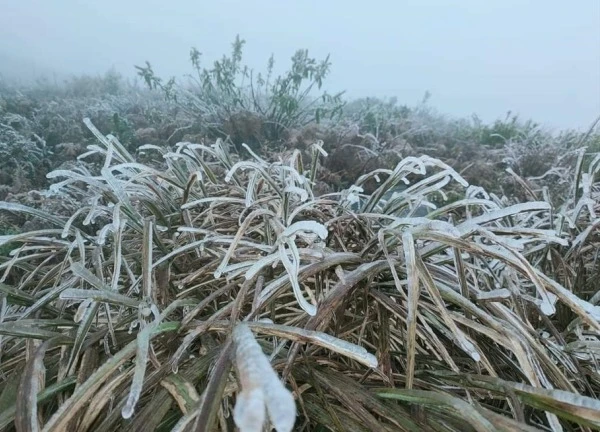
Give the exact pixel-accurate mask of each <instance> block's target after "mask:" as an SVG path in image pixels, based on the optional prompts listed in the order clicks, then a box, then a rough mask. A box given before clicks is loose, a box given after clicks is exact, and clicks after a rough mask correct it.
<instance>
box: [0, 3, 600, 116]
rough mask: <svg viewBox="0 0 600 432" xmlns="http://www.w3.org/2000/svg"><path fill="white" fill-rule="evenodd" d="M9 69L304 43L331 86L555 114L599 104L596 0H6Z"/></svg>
mask: <svg viewBox="0 0 600 432" xmlns="http://www.w3.org/2000/svg"><path fill="white" fill-rule="evenodd" d="M0 11H1V13H0V62H2V64H0V71H2V72H3V73H5V74H6V73H7V72H9V73H10V71H11V70H12V71H15V70H18V71H20V72H19V73H22V74H24V76H25V75H27V73H28V72H23V70H24V68H25V69H27V70H28V71H31V70H33V71H35V72H36V73H38V72H46V73H47V72H48V71H53V72H56V73H59V74H60V73H74V74H78V73H83V72H85V73H103V72H104V71H106V70H107V69H109V68H110V67H114V68H116V69H117V70H119V71H120V72H122V73H123V74H126V75H132V74H133V65H134V64H142V63H143V62H144V61H145V60H149V61H150V62H151V63H152V64H153V65H154V67H155V70H156V71H157V72H158V73H159V74H160V75H161V76H165V77H166V76H169V75H173V74H175V75H180V74H183V73H186V72H188V71H189V70H190V65H189V61H188V58H189V49H190V47H191V46H196V47H197V48H198V49H199V50H200V51H201V52H202V53H203V54H204V60H205V61H210V60H214V59H215V58H216V57H219V56H221V54H223V53H225V52H228V51H229V49H230V44H231V42H232V41H233V39H234V38H235V35H236V34H238V33H239V34H240V35H241V36H242V37H243V38H244V39H246V40H247V45H246V50H245V59H246V60H247V61H248V63H249V64H250V65H252V66H255V67H263V66H264V64H265V63H266V60H267V58H268V57H269V55H270V54H271V53H274V54H275V59H276V62H277V63H278V65H279V66H280V67H281V68H283V67H284V66H287V65H288V64H289V58H290V57H291V55H292V54H293V52H294V51H295V50H296V49H297V48H308V49H309V52H310V53H311V54H313V55H315V56H318V57H323V56H325V55H326V54H328V53H331V59H332V62H333V69H332V73H331V76H330V78H329V79H328V81H327V87H328V88H330V89H331V90H347V91H348V95H350V96H397V97H398V99H399V101H400V102H402V103H408V104H415V103H417V102H418V101H420V100H421V99H422V97H423V95H424V93H425V92H426V91H430V92H431V94H432V99H431V104H432V105H433V106H435V107H436V108H438V109H439V110H440V111H441V112H444V113H447V114H451V115H457V116H463V115H470V114H472V113H476V114H478V115H479V116H480V117H482V118H483V119H485V120H493V119H495V118H498V117H503V116H504V114H505V113H506V111H508V110H513V111H514V112H519V113H521V115H522V116H524V117H531V118H534V119H536V120H538V121H541V122H543V123H545V124H547V125H549V126H551V127H576V128H584V127H586V126H588V125H589V124H590V123H591V122H592V121H593V120H594V118H595V117H596V116H598V115H600V0H572V1H566V0H498V1H497V0H388V1H384V0H370V1H365V0H361V1H355V0H319V1H317V0H240V1H233V0H213V1H203V0H194V1H192V0H171V1H164V0H162V1H161V0H102V1H82V0H79V1H77V0H0Z"/></svg>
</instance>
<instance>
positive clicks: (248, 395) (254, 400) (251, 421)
mask: <svg viewBox="0 0 600 432" xmlns="http://www.w3.org/2000/svg"><path fill="white" fill-rule="evenodd" d="M233 341H234V344H235V362H236V366H237V371H238V376H239V380H240V384H241V391H240V392H239V393H238V396H237V401H236V404H235V408H234V411H233V419H234V421H235V424H236V425H237V427H239V428H240V431H241V432H255V431H256V432H261V431H262V429H263V426H264V423H265V419H266V416H265V408H266V412H267V413H268V414H269V419H270V420H271V423H272V425H273V427H275V430H276V431H277V432H290V431H291V430H292V428H293V427H294V423H295V421H296V403H295V402H294V397H293V396H292V393H291V392H290V391H289V390H288V389H286V388H285V386H284V385H283V384H282V382H281V381H280V379H279V377H278V376H277V374H276V373H275V371H274V370H273V368H272V366H271V363H270V362H269V359H268V358H267V357H266V356H265V354H264V353H263V351H262V349H261V347H260V345H259V344H258V342H257V341H256V339H255V338H254V335H253V334H252V332H251V331H250V328H249V327H248V325H246V324H245V323H241V324H238V325H237V326H236V327H235V328H234V330H233Z"/></svg>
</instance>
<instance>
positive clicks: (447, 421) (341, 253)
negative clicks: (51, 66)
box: [0, 120, 600, 432]
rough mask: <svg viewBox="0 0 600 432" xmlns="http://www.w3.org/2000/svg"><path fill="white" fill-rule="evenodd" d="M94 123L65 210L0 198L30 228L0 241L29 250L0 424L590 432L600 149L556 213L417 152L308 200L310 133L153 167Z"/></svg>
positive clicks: (175, 157) (17, 264) (595, 419)
mask: <svg viewBox="0 0 600 432" xmlns="http://www.w3.org/2000/svg"><path fill="white" fill-rule="evenodd" d="M86 124H87V126H88V128H89V130H90V131H91V133H92V134H93V135H94V136H95V137H96V139H97V143H95V144H92V145H90V146H89V147H88V152H87V153H86V154H84V155H82V156H81V158H82V159H85V158H89V157H93V158H96V159H97V160H100V162H99V163H98V165H90V166H85V165H81V166H78V167H75V168H72V169H63V170H58V171H54V172H53V173H51V174H50V175H49V177H50V178H51V179H54V180H55V181H56V182H55V183H54V184H53V185H52V186H51V188H50V192H51V194H53V195H54V197H55V198H58V199H59V200H60V202H61V205H62V207H61V211H58V212H53V213H49V212H46V211H44V210H43V209H36V208H32V207H28V206H26V205H21V204H16V203H1V204H0V210H2V211H3V212H6V213H11V214H12V213H23V214H26V215H29V216H31V217H35V218H37V219H38V220H40V221H41V222H42V223H41V224H39V225H38V226H37V227H36V229H34V230H29V231H27V230H24V231H23V232H20V233H18V234H13V235H5V236H2V237H0V244H1V245H4V244H7V243H10V242H18V245H19V246H18V247H17V248H16V249H14V250H13V251H12V254H11V255H10V256H6V257H2V258H0V260H1V262H0V272H1V279H0V300H1V302H0V306H1V309H0V356H1V362H0V377H2V378H0V430H6V431H10V430H40V429H41V430H44V431H49V432H50V431H63V430H79V431H92V430H93V431H113V430H121V429H125V430H157V431H189V430H215V429H217V430H233V428H234V425H235V424H237V425H238V426H240V427H242V430H247V431H250V430H260V428H261V427H262V424H263V422H265V421H266V419H267V418H269V419H270V421H271V423H273V425H274V426H275V427H277V430H289V428H290V427H291V425H292V424H295V426H294V427H295V428H296V430H302V429H310V430H320V429H324V428H327V429H329V430H356V431H362V430H384V431H392V430H404V431H420V430H436V431H437V430H439V431H442V430H456V431H470V430H473V431H475V430H477V431H482V430H484V431H496V430H514V431H521V430H553V431H558V430H592V429H593V428H598V427H600V403H599V402H598V400H597V393H598V391H599V390H600V387H599V386H600V381H599V380H598V369H597V365H596V345H595V344H597V338H598V335H600V308H598V306H596V302H597V297H598V296H597V295H596V294H597V290H596V292H595V293H593V294H592V293H586V292H584V288H585V287H589V285H590V282H589V281H585V280H582V277H583V278H586V277H588V276H590V275H593V274H596V273H597V271H598V269H597V265H596V264H595V258H594V257H595V254H596V252H597V245H598V238H597V229H596V228H597V225H598V216H597V213H596V212H597V211H598V206H597V203H598V194H599V189H598V183H597V173H598V170H599V167H600V162H599V161H600V159H599V158H598V157H596V158H595V159H594V160H593V161H592V162H591V163H589V164H588V165H587V167H586V169H584V165H583V162H582V160H583V157H581V158H579V159H578V161H579V162H578V163H577V164H576V166H575V167H574V168H573V170H572V171H571V173H572V174H571V177H570V178H571V179H572V182H573V183H572V187H571V188H570V195H569V197H568V199H566V200H565V201H564V204H563V206H562V207H558V206H555V205H553V204H552V202H549V201H548V200H545V199H544V196H543V194H542V196H541V197H538V195H536V192H535V191H534V190H532V191H531V192H532V195H531V199H530V200H529V201H527V202H523V203H510V202H507V201H506V200H503V199H500V198H498V197H497V196H495V195H494V194H488V193H487V192H486V191H485V190H484V189H482V188H478V187H475V186H472V185H469V183H468V182H467V181H466V180H465V179H464V178H463V176H461V175H460V174H459V173H458V172H456V171H455V170H454V169H453V168H451V167H450V166H449V165H448V164H446V163H444V162H442V161H441V160H439V159H436V158H432V157H428V156H419V157H417V156H410V157H406V158H403V159H402V160H400V161H399V162H398V163H397V164H396V166H395V167H393V168H392V169H379V170H376V171H373V172H370V173H367V174H365V175H363V176H361V177H360V178H359V179H358V180H357V181H356V182H355V184H354V185H353V187H351V188H348V189H347V190H344V191H342V192H334V193H330V194H323V195H317V194H315V193H314V191H313V187H314V185H315V184H316V180H317V179H318V176H319V174H318V170H319V169H320V167H321V165H322V164H324V163H325V161H326V156H325V155H326V152H325V151H324V150H323V148H322V147H321V145H320V143H316V144H313V145H312V146H311V147H310V152H311V154H312V157H311V159H310V161H309V160H305V159H303V157H302V154H301V152H300V151H297V150H296V151H290V152H288V153H285V154H282V155H281V157H280V158H278V159H277V160H271V159H268V158H266V157H264V156H259V155H257V154H255V153H254V152H253V151H252V149H251V148H250V147H247V146H246V147H242V149H243V151H244V152H245V153H244V154H245V156H244V157H240V156H238V155H236V154H234V153H232V152H230V148H229V145H228V144H227V142H225V141H223V140H217V141H216V142H214V144H212V145H207V144H192V143H189V142H187V143H186V142H181V143H178V144H177V145H175V146H174V147H173V148H166V147H160V146H156V145H145V146H142V147H141V150H142V151H144V152H146V153H154V154H156V155H157V158H160V159H161V160H162V164H160V166H159V165H158V164H153V165H152V166H149V165H145V164H142V163H139V162H138V161H137V160H136V158H135V156H134V155H133V154H131V153H130V152H129V151H128V150H127V149H126V148H125V146H124V145H123V144H122V143H121V142H119V140H118V139H117V138H115V137H114V136H105V135H103V134H102V133H100V131H98V129H96V127H95V126H94V125H93V124H92V122H91V121H89V120H88V121H86ZM369 181H374V182H375V183H376V185H377V186H376V187H375V188H374V189H373V191H372V192H370V193H367V194H364V196H362V197H360V198H362V199H363V201H362V202H363V204H362V206H361V208H360V209H359V211H356V212H353V211H351V210H349V209H350V208H351V205H350V204H352V203H355V202H356V201H357V199H358V198H359V197H357V194H358V193H359V191H360V190H361V189H360V188H361V187H362V186H363V185H364V184H366V182H369ZM400 183H408V186H407V187H406V188H405V189H404V190H403V192H402V193H399V194H395V195H393V197H392V198H391V199H390V200H388V201H382V198H383V197H384V196H388V194H387V193H388V192H389V191H390V190H393V189H394V188H395V187H396V186H397V185H398V184H400ZM526 186H527V183H526V180H523V187H526ZM447 191H452V193H453V194H454V195H453V197H454V198H453V199H452V200H448V201H444V198H445V197H446V196H447ZM440 197H441V198H440ZM422 205H427V206H430V207H431V208H432V211H431V212H430V213H429V214H428V215H427V217H413V216H411V212H410V210H411V209H414V208H417V207H419V206H422ZM407 210H408V212H407ZM594 251H596V252H594ZM578 265H579V266H583V267H578ZM581 268H584V269H585V273H583V276H582V274H581V273H578V269H581ZM240 323H243V324H241V325H242V327H240ZM258 348H260V350H262V351H263V353H264V354H262V355H263V357H261V354H260V350H259V349H258ZM248 353H251V355H249V354H248ZM264 355H266V356H267V357H268V359H269V361H270V365H268V367H267V364H266V363H269V362H265V358H264ZM248 356H249V357H248ZM246 357H248V358H246ZM250 357H251V358H250ZM253 359H256V360H253ZM256 371H262V372H261V373H260V374H256V373H255V372H256ZM279 379H282V380H283V383H284V384H285V386H286V388H287V390H285V389H282V386H281V383H280V382H279V381H278V380H279ZM263 380H267V381H268V382H267V383H264V382H263ZM261 389H262V390H261ZM269 389H271V390H269ZM272 389H278V390H272ZM253 391H254V392H255V393H252V392H253ZM270 391H278V392H280V393H281V394H282V395H284V394H288V395H289V392H292V394H293V397H294V401H295V407H296V409H295V411H296V413H297V417H296V418H292V417H293V416H294V412H293V411H294V410H291V409H289V408H283V409H282V411H277V412H274V411H273V409H274V408H273V406H274V405H273V399H269V398H270V397H271V396H272V394H271V393H269V392H270ZM249 392H250V393H249ZM286 392H288V393H286ZM249 394H254V395H255V396H256V397H263V399H264V401H265V402H264V405H261V406H260V407H259V411H260V409H263V410H265V409H266V410H267V412H268V416H262V417H260V418H258V420H257V418H254V417H253V416H249V415H248V411H247V408H248V407H247V406H246V407H244V403H246V404H251V403H252V400H254V399H253V398H250V397H248V395H249ZM282 398H283V396H282ZM15 401H16V402H15ZM240 404H241V405H240ZM288 405H289V404H288ZM234 407H235V408H234ZM244 408H246V410H244ZM275 410H277V409H275ZM252 412H254V411H252ZM244 413H245V414H244ZM278 413H279V414H281V413H283V414H281V415H282V416H283V417H279V414H278ZM244 425H246V426H244ZM277 425H280V426H277Z"/></svg>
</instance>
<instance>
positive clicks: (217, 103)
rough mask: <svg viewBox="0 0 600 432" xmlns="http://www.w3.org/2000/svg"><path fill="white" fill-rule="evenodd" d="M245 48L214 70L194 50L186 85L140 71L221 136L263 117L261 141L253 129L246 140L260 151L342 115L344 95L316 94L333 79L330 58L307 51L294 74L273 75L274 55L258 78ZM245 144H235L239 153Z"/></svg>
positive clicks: (299, 55)
mask: <svg viewBox="0 0 600 432" xmlns="http://www.w3.org/2000/svg"><path fill="white" fill-rule="evenodd" d="M244 44H245V41H244V40H243V39H240V38H239V36H238V37H236V40H235V41H234V42H233V48H232V52H231V55H230V56H226V55H224V56H223V57H222V58H221V59H220V60H217V61H215V62H214V64H213V66H212V68H206V67H204V66H202V64H201V53H200V52H199V51H198V50H197V49H196V48H192V50H191V51H190V60H191V63H192V66H193V68H194V75H192V76H190V77H189V78H190V79H189V80H188V82H187V83H185V84H182V85H178V84H177V83H176V81H175V78H171V79H170V80H168V81H167V82H166V83H165V82H164V81H163V80H162V79H161V78H159V77H158V76H157V75H156V74H155V72H154V70H153V69H152V66H151V64H150V63H149V62H146V66H136V69H137V70H138V74H139V76H141V77H142V78H143V79H144V81H145V82H146V84H147V85H148V87H149V88H151V89H157V88H158V89H161V90H162V91H163V92H164V94H165V96H166V97H167V99H169V100H174V101H177V103H178V104H179V105H180V106H182V107H183V108H184V109H185V110H186V111H187V112H188V113H189V114H190V115H192V116H197V117H200V118H202V119H203V120H206V121H208V122H209V124H210V125H211V129H212V130H213V131H214V132H216V133H220V134H221V135H227V134H228V132H230V131H231V129H230V126H231V125H232V124H235V123H239V122H244V121H245V119H246V118H249V119H250V121H254V120H253V118H254V117H258V118H259V119H260V121H261V123H262V124H261V128H260V136H259V137H256V135H258V133H257V132H256V128H255V127H253V128H252V130H253V132H252V133H251V134H250V135H249V136H246V137H240V138H243V141H249V143H250V144H253V145H254V146H259V145H260V144H261V139H264V140H269V141H279V140H281V139H282V137H283V136H284V133H285V132H286V131H288V130H289V129H290V128H298V127H302V126H305V125H307V124H310V123H313V122H316V123H319V122H320V121H321V120H323V119H326V118H332V117H333V116H335V115H337V114H339V113H340V112H341V108H342V106H343V103H342V100H341V93H340V94H336V95H330V94H328V93H327V92H323V93H321V94H320V95H315V92H317V91H320V90H321V88H322V85H323V81H324V80H325V78H326V77H327V75H328V74H329V70H330V67H331V63H330V62H329V57H327V58H325V59H324V60H322V61H317V60H316V59H314V58H312V57H309V55H308V51H307V50H298V51H296V53H295V54H294V56H293V57H292V59H291V60H292V65H291V68H290V70H289V71H287V72H286V73H284V74H282V75H279V76H273V70H274V64H275V60H274V58H273V57H272V56H271V58H270V59H269V61H268V64H267V69H266V72H264V73H255V72H254V71H253V70H251V69H250V68H248V66H245V65H243V64H242V51H243V46H244ZM241 143H242V142H240V141H236V142H235V144H236V145H237V146H238V148H239V146H240V145H241Z"/></svg>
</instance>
